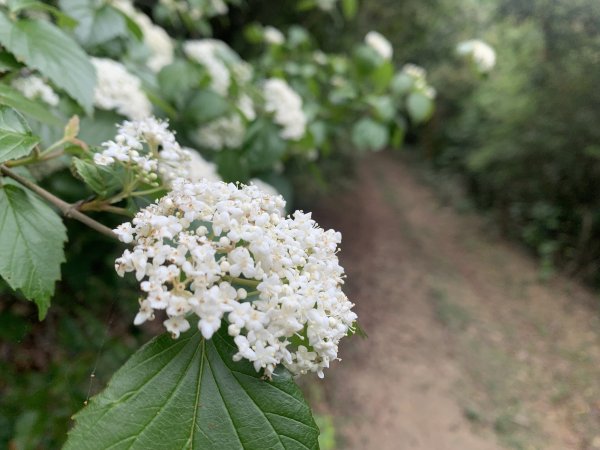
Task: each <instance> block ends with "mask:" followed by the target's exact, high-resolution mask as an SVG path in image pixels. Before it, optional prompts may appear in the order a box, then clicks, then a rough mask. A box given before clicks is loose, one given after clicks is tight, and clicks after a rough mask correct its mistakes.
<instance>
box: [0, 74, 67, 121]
mask: <svg viewBox="0 0 600 450" xmlns="http://www.w3.org/2000/svg"><path fill="white" fill-rule="evenodd" d="M0 105H7V106H10V107H11V108H14V109H16V110H17V111H19V112H20V113H22V114H24V115H26V116H28V117H31V118H32V119H35V120H38V121H40V122H43V123H45V124H47V125H52V126H55V127H62V126H63V124H64V120H63V119H60V118H58V117H56V116H55V115H54V114H53V113H52V112H51V111H50V110H49V109H48V107H47V106H43V105H42V104H41V103H39V102H37V101H35V100H29V99H28V98H27V97H25V96H24V95H23V94H21V93H20V92H19V91H17V90H16V89H13V88H11V87H9V86H6V85H4V84H0Z"/></svg>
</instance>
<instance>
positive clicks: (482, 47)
mask: <svg viewBox="0 0 600 450" xmlns="http://www.w3.org/2000/svg"><path fill="white" fill-rule="evenodd" d="M456 51H457V53H458V54H459V55H461V56H466V57H468V58H471V60H472V61H473V62H474V63H475V65H476V66H477V69H478V70H479V71H480V72H482V73H486V72H489V71H490V70H492V69H493V68H494V66H495V65H496V52H495V51H494V49H493V48H492V47H491V46H490V45H488V44H486V43H485V42H483V41H481V40H479V39H471V40H469V41H463V42H461V43H460V44H458V45H457V47H456Z"/></svg>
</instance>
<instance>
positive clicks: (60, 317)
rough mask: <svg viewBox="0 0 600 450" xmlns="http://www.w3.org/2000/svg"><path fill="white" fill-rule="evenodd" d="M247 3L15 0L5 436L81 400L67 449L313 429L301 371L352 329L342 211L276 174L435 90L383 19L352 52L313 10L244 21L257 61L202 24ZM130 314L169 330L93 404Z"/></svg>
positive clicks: (2, 40) (420, 118)
mask: <svg viewBox="0 0 600 450" xmlns="http://www.w3.org/2000/svg"><path fill="white" fill-rule="evenodd" d="M237 4H238V2H224V1H210V2H209V1H189V2H187V1H181V2H179V1H177V2H169V1H164V2H159V3H157V4H155V5H153V8H152V11H149V10H145V12H142V10H141V9H139V8H138V7H136V6H135V5H134V4H132V3H130V2H128V1H124V0H117V1H101V2H95V1H94V2H92V1H89V0H60V1H59V2H58V4H57V5H55V4H53V3H52V4H51V3H43V2H35V1H33V2H22V1H20V0H7V1H5V2H4V1H2V2H0V174H1V177H0V248H2V249H3V255H2V258H1V259H0V276H1V277H2V280H3V282H4V283H5V284H3V285H2V286H1V289H2V295H3V297H6V299H7V300H6V302H3V305H2V306H1V307H0V320H2V322H4V323H9V324H10V326H7V327H6V328H3V333H4V334H6V336H5V337H6V339H7V340H8V341H9V342H10V343H8V344H7V345H6V346H5V348H4V349H3V350H4V351H3V354H7V355H8V356H9V357H14V358H15V360H16V363H15V364H12V363H11V362H10V359H8V358H7V359H4V358H3V359H2V368H3V369H6V370H3V374H4V373H6V376H5V377H3V378H4V379H3V380H2V381H1V382H0V390H1V393H2V394H3V395H2V396H3V398H5V399H7V401H6V404H5V405H4V404H3V407H2V408H3V409H2V411H0V424H1V425H2V426H1V428H2V431H1V432H0V443H3V444H6V445H7V446H9V447H16V448H39V447H56V446H58V445H60V444H61V443H63V441H64V440H65V439H66V436H65V431H66V430H67V428H68V426H69V423H68V417H70V416H71V414H72V413H73V410H74V409H76V406H75V405H81V402H83V401H85V405H86V406H85V407H84V408H83V409H82V410H81V411H80V412H79V413H78V414H77V415H76V416H75V422H76V424H75V426H74V427H73V429H72V430H71V432H70V437H69V438H68V440H67V442H66V444H65V448H76V449H80V448H90V449H91V448H108V447H111V446H120V445H124V444H127V445H128V446H129V447H130V448H172V447H173V446H176V447H178V446H183V447H186V448H235V447H238V446H240V447H244V448H257V449H262V448H273V447H276V446H284V447H286V448H288V447H290V448H296V447H302V448H318V440H317V438H318V434H319V430H318V428H317V425H316V424H315V422H314V420H313V418H312V415H311V412H310V409H309V407H308V405H307V404H306V403H305V401H304V400H303V398H302V395H301V392H300V391H299V389H298V388H297V386H296V385H295V383H294V380H293V376H297V375H301V374H306V373H309V372H314V373H317V374H318V375H319V376H321V377H322V376H323V371H324V369H326V368H327V367H329V364H330V362H333V361H335V360H336V359H337V350H338V344H339V341H340V340H341V339H342V338H343V337H345V336H347V335H352V334H355V333H357V332H358V331H360V328H359V327H358V324H357V323H356V315H355V314H354V312H352V310H351V308H352V306H353V304H352V303H350V301H349V300H348V299H347V298H346V296H345V295H344V293H343V292H342V284H343V279H344V273H343V268H342V267H341V266H339V263H338V259H337V256H336V251H337V250H336V249H337V244H338V243H339V242H340V235H339V233H336V232H335V231H333V230H328V231H325V230H322V229H320V228H319V227H318V226H317V224H316V223H315V222H314V221H313V220H312V219H311V218H310V215H309V214H304V213H301V212H296V213H294V214H292V215H289V216H286V215H285V206H286V203H285V201H284V199H283V198H282V197H281V196H279V195H278V190H279V191H281V193H283V194H285V195H286V196H288V197H289V196H290V195H291V192H292V185H291V183H290V181H289V180H290V179H292V178H293V177H294V176H295V175H296V174H297V173H316V174H317V175H318V173H319V168H320V167H321V166H323V165H326V164H327V162H328V161H331V160H333V161H336V160H341V159H345V158H353V157H354V156H355V155H359V154H362V153H364V152H366V151H377V150H381V149H383V148H385V147H388V146H391V145H393V146H401V145H402V142H403V138H404V134H405V132H406V130H407V129H408V127H409V126H410V125H411V124H421V123H423V122H425V121H426V120H427V119H428V118H429V117H430V116H431V114H432V113H433V106H434V105H433V101H434V96H435V91H434V90H433V89H432V88H431V87H430V86H429V85H428V83H427V81H426V77H425V74H424V72H423V71H422V70H420V69H419V68H416V67H414V66H404V67H402V68H399V69H397V68H396V66H395V65H394V63H393V61H392V52H393V48H392V46H391V44H390V43H389V42H388V41H387V40H386V39H385V38H384V37H383V36H381V35H379V34H378V33H375V32H371V33H369V34H368V35H367V37H366V39H365V41H364V43H359V44H357V45H355V46H354V47H353V48H352V49H350V51H348V52H347V53H348V54H349V55H350V56H346V55H345V54H343V53H339V54H335V53H325V52H323V51H322V50H321V49H320V48H319V46H318V45H317V42H316V40H315V38H313V37H312V36H311V35H310V34H309V33H308V31H307V30H306V29H305V28H303V27H301V26H300V25H299V24H290V26H289V27H288V29H287V30H286V31H285V33H283V32H281V31H279V30H278V29H275V28H273V27H268V26H267V27H265V26H263V25H261V24H257V23H253V24H249V26H248V27H247V28H246V31H245V35H246V37H247V39H248V40H249V43H250V44H251V45H253V46H255V47H256V49H257V50H256V51H255V52H254V54H255V55H256V56H254V57H252V59H249V60H244V59H242V57H240V56H239V54H238V53H237V52H236V51H234V50H233V49H232V48H231V47H230V46H229V45H228V44H227V43H226V42H225V41H223V40H218V39H213V38H208V37H204V38H198V36H207V35H209V34H210V33H211V32H212V29H213V27H214V28H215V29H217V30H219V31H220V32H224V31H223V30H224V27H225V25H226V23H227V21H226V17H225V15H226V14H227V13H228V11H229V7H230V6H235V5H237ZM299 7H300V8H301V9H302V10H305V9H307V8H308V9H311V8H312V9H314V8H317V9H324V10H326V11H329V12H330V13H334V11H337V9H336V8H337V5H336V4H335V2H329V4H327V5H324V4H323V2H315V3H312V2H303V3H302V4H301V5H299ZM340 8H341V10H342V11H343V13H344V14H345V15H346V16H347V17H351V16H352V15H353V14H355V8H356V4H355V2H352V1H344V2H342V4H341V5H340ZM147 13H151V15H152V17H153V18H154V19H156V23H155V22H154V20H153V18H151V16H149V15H147ZM157 23H162V24H163V25H164V26H165V27H166V28H161V27H160V26H159V25H157ZM166 30H170V31H171V35H170V34H169V33H168V32H167V31H166ZM172 36H173V37H172ZM192 37H193V38H192ZM175 38H177V39H175ZM221 180H224V181H232V182H237V183H229V184H227V183H224V182H222V181H221ZM267 182H268V183H270V184H267ZM240 183H246V184H248V185H245V184H240ZM61 215H62V216H63V217H64V218H66V219H75V220H76V221H77V222H79V224H75V225H74V224H73V223H71V222H70V221H68V220H67V221H63V218H61ZM121 222H124V223H121ZM119 223H121V224H120V225H119ZM83 226H85V227H87V229H86V228H84V227H83ZM115 238H118V239H119V240H120V241H121V243H122V244H126V245H129V244H131V246H132V248H131V249H130V248H126V249H123V248H122V246H121V244H118V243H117V242H116V240H117V239H115ZM118 253H121V256H120V257H118V258H116V259H115V256H116V255H117V254H118ZM111 266H114V267H115V268H116V270H117V273H118V274H119V275H120V276H123V275H125V273H126V272H134V273H135V278H136V279H137V283H136V284H132V283H131V282H130V281H125V282H118V281H117V280H115V279H114V274H112V273H111V272H109V271H107V268H110V267H111ZM61 278H62V281H61V282H60V283H59V284H58V289H57V282H58V281H59V280H61ZM22 297H24V299H26V300H30V301H32V302H34V303H35V305H36V306H37V315H38V317H39V319H40V320H44V319H45V320H46V322H45V323H42V324H35V325H31V312H32V311H31V309H30V308H28V306H27V305H26V304H24V303H23V301H22V300H23V298H22ZM135 297H138V298H139V302H138V303H139V310H138V312H137V315H135V316H134V312H133V311H132V309H133V308H132V306H128V305H135V302H134V301H133V300H132V299H133V298H135ZM53 298H54V300H53ZM128 299H129V301H128ZM121 300H123V301H121ZM104 317H108V319H106V320H108V324H112V323H113V321H114V322H116V323H117V324H116V325H115V326H114V328H113V329H112V330H111V332H110V333H109V332H108V331H107V330H106V324H105V322H103V320H104V319H103V318H104ZM115 317H116V318H117V320H115ZM120 317H125V320H118V319H119V318H120ZM132 317H134V318H133V323H134V324H135V325H141V324H142V323H144V322H152V321H153V320H154V319H155V318H158V317H160V319H161V321H162V322H163V325H164V327H165V328H166V329H167V330H168V332H169V333H170V336H169V335H162V336H159V337H157V338H154V339H153V340H151V341H150V342H148V343H146V344H145V345H144V346H143V347H141V348H140V349H139V350H138V351H137V352H136V353H135V354H134V355H133V356H132V357H131V358H130V359H129V360H128V361H127V362H126V363H125V364H124V365H123V366H122V367H121V368H120V369H119V370H117V371H116V373H115V374H114V376H113V378H112V381H111V382H110V383H109V385H108V387H107V388H106V390H105V391H103V392H102V393H100V394H98V395H97V396H95V397H93V398H92V399H91V400H89V404H88V398H89V395H90V394H91V393H93V392H94V391H95V389H92V388H93V384H94V383H90V386H89V387H88V388H87V392H86V387H85V384H86V381H83V375H84V373H85V372H86V371H87V370H88V369H89V367H90V366H91V367H93V372H92V376H93V378H92V381H94V378H95V377H96V376H98V379H100V381H102V382H104V381H105V380H106V378H108V377H109V376H110V374H111V373H112V372H113V371H114V370H115V369H116V368H117V367H118V366H119V365H120V364H121V363H122V362H123V361H124V360H125V358H126V357H127V356H128V354H129V353H130V352H131V351H132V350H133V349H135V348H136V347H137V346H138V345H139V343H140V342H141V341H144V340H145V339H146V338H147V336H145V335H144V334H141V333H140V332H139V331H134V330H132V329H130V328H131V327H130V325H127V324H128V323H131V321H132V320H131V319H132ZM190 322H191V323H190ZM158 328H161V327H156V326H151V325H149V326H147V327H146V331H152V332H155V333H156V332H159V331H160V330H159V329H158ZM190 328H195V329H196V331H188V330H189V329H190ZM171 338H174V339H171ZM98 339H100V345H98V344H97V343H96V342H94V343H93V344H91V345H90V344H89V343H87V342H86V341H97V340H98ZM39 340H44V342H45V343H44V345H43V348H42V349H40V351H39V352H38V353H36V352H35V351H34V347H36V345H37V344H39ZM20 342H22V345H19V343H20ZM21 353H23V355H22V356H21ZM72 358H75V360H76V361H77V363H71V362H70V360H71V359H72ZM19 361H21V362H20V363H19ZM97 369H98V370H97ZM70 377H72V378H73V379H74V380H71V379H70ZM53 378H57V380H56V381H51V380H52V379H53ZM30 394H31V395H30ZM24 397H27V398H28V400H27V401H25V402H23V401H22V399H23V398H24ZM65 397H66V398H65ZM132 418H134V419H132Z"/></svg>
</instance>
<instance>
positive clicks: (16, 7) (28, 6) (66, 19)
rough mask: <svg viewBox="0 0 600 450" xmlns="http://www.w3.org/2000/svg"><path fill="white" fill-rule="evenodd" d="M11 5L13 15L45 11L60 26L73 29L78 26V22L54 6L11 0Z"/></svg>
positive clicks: (31, 0) (29, 0)
mask: <svg viewBox="0 0 600 450" xmlns="http://www.w3.org/2000/svg"><path fill="white" fill-rule="evenodd" d="M9 5H10V8H9V9H10V12H11V13H16V12H19V11H22V10H27V11H44V12H47V13H49V14H52V15H53V16H54V17H55V18H56V20H57V21H58V23H59V25H60V26H64V27H67V28H72V27H74V26H75V25H77V20H75V19H74V18H73V17H71V16H69V15H67V14H65V13H63V12H62V11H61V10H60V9H58V8H55V7H54V6H52V5H48V4H46V3H42V2H39V1H37V0H10V1H9Z"/></svg>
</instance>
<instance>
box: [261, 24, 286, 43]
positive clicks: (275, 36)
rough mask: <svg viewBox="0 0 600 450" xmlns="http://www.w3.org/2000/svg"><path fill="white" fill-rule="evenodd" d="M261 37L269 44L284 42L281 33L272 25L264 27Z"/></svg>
mask: <svg viewBox="0 0 600 450" xmlns="http://www.w3.org/2000/svg"><path fill="white" fill-rule="evenodd" d="M263 37H264V39H265V42H266V43H268V44H271V45H282V44H283V43H284V42H285V36H284V35H283V33H282V32H281V31H279V30H278V29H277V28H275V27H272V26H266V27H265V28H264V33H263Z"/></svg>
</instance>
